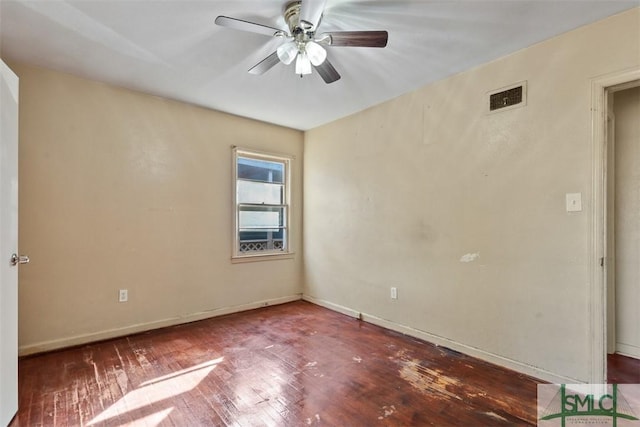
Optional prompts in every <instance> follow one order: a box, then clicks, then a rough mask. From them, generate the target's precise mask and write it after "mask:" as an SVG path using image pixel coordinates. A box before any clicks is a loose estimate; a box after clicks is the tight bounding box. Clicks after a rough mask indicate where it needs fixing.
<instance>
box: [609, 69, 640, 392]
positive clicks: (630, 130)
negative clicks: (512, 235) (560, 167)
mask: <svg viewBox="0 0 640 427" xmlns="http://www.w3.org/2000/svg"><path fill="white" fill-rule="evenodd" d="M638 117H640V80H634V81H631V82H625V83H622V84H619V85H615V86H611V87H608V88H606V125H605V132H606V140H605V174H604V177H605V181H606V183H605V192H606V212H605V217H606V224H605V233H606V237H605V248H606V249H605V253H606V263H605V277H604V279H605V286H606V300H607V303H606V312H607V316H606V325H607V327H606V353H607V359H608V361H609V363H608V369H609V371H611V370H614V369H615V366H618V363H617V362H619V361H620V358H623V359H624V358H627V357H630V358H634V359H638V363H639V364H640V314H639V310H638V305H639V302H640V122H639V121H638V119H637V118H638ZM629 363H633V361H631V362H629ZM638 366H640V365H638ZM606 378H607V379H609V380H611V378H620V373H618V372H607V377H606Z"/></svg>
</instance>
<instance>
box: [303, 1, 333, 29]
mask: <svg viewBox="0 0 640 427" xmlns="http://www.w3.org/2000/svg"><path fill="white" fill-rule="evenodd" d="M326 3H327V0H302V3H300V26H301V27H303V28H304V27H305V26H306V27H307V28H308V29H309V28H316V27H317V26H318V24H320V18H322V12H324V6H325V4H326ZM303 24H304V25H303Z"/></svg>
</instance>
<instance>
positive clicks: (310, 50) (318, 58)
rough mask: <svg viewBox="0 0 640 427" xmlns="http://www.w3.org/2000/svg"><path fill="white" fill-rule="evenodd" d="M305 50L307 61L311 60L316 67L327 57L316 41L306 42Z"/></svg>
mask: <svg viewBox="0 0 640 427" xmlns="http://www.w3.org/2000/svg"><path fill="white" fill-rule="evenodd" d="M305 50H306V51H307V56H308V57H309V61H311V63H312V64H313V65H315V66H316V67H317V66H318V65H320V64H322V63H323V62H324V60H325V59H327V51H326V50H325V49H324V48H323V47H322V46H320V45H319V44H318V43H316V42H313V41H310V42H307V45H306V46H305Z"/></svg>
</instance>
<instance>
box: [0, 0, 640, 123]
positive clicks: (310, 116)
mask: <svg viewBox="0 0 640 427" xmlns="http://www.w3.org/2000/svg"><path fill="white" fill-rule="evenodd" d="M286 2H287V0H254V1H247V0H224V1H213V0H209V1H196V0H164V1H158V0H118V1H114V0H75V1H66V0H39V1H21V0H0V37H1V49H2V50H1V54H2V57H3V58H6V59H9V60H16V61H22V62H27V63H31V64H35V65H39V66H43V67H48V68H52V69H55V70H60V71H64V72H68V73H71V74H75V75H78V76H82V77H87V78H90V79H94V80H99V81H104V82H109V83H113V84H116V85H119V86H124V87H127V88H131V89H135V90H139V91H142V92H146V93H151V94H154V95H160V96H164V97H167V98H172V99H177V100H181V101H185V102H189V103H193V104H196V105H201V106H204V107H208V108H212V109H215V110H220V111H226V112H229V113H232V114H237V115H240V116H245V117H251V118H254V119H258V120H262V121H266V122H271V123H276V124H279V125H283V126H288V127H291V128H295V129H301V130H307V129H310V128H313V127H316V126H319V125H322V124H324V123H328V122H330V121H333V120H335V119H338V118H340V117H344V116H346V115H349V114H351V113H354V112H357V111H360V110H363V109H365V108H367V107H370V106H372V105H375V104H378V103H380V102H382V101H385V100H388V99H391V98H394V97H396V96H398V95H400V94H403V93H406V92H409V91H412V90H415V89H417V88H419V87H421V86H424V85H426V84H428V83H431V82H434V81H436V80H440V79H442V78H445V77H447V76H449V75H452V74H455V73H458V72H460V71H463V70H466V69H469V68H471V67H474V66H476V65H479V64H482V63H485V62H488V61H490V60H493V59H495V58H498V57H501V56H504V55H506V54H509V53H511V52H514V51H516V50H519V49H522V48H524V47H527V46H530V45H532V44H534V43H537V42H540V41H542V40H545V39H548V38H550V37H553V36H555V35H557V34H560V33H563V32H566V31H568V30H571V29H574V28H577V27H579V26H582V25H585V24H588V23H591V22H594V21H596V20H599V19H602V18H605V17H607V16H610V15H613V14H616V13H618V12H621V11H623V10H626V9H629V8H632V7H635V6H638V5H640V0H562V1H552V0H465V1H456V0H424V1H417V0H327V6H326V9H325V13H324V17H323V19H322V22H321V25H320V28H319V30H318V32H323V31H335V30H387V31H388V32H389V42H388V45H387V47H386V48H384V49H379V48H354V47H328V48H327V50H328V51H329V59H330V60H331V62H332V63H333V65H334V66H335V68H336V69H337V70H338V72H339V73H340V74H341V75H342V79H340V80H339V81H337V82H335V83H332V84H330V85H327V84H325V83H324V81H323V80H322V79H321V78H320V76H319V75H318V74H317V73H315V72H314V74H312V75H310V76H305V77H304V78H300V77H299V76H296V75H295V74H294V69H293V65H289V66H285V65H283V64H278V65H276V66H275V67H274V68H273V69H271V70H270V71H268V72H267V73H266V74H264V75H262V76H255V75H250V74H248V73H247V70H248V69H249V68H251V67H252V66H253V65H255V64H256V63H257V62H259V61H260V60H261V59H262V58H264V57H265V56H267V55H269V54H270V53H272V52H273V51H274V50H275V49H276V47H277V46H278V44H279V43H282V41H281V39H276V38H269V37H266V36H263V35H260V34H254V33H247V32H243V31H238V30H233V29H229V28H223V27H219V26H216V25H215V24H214V19H215V18H216V16H218V15H227V16H231V17H234V18H240V19H244V20H249V21H253V22H257V23H262V24H265V25H269V26H274V27H278V28H283V29H285V28H286V26H285V24H284V19H283V17H282V10H283V7H284V5H285V3H286ZM506 83H509V82H506Z"/></svg>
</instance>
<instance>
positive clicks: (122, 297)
mask: <svg viewBox="0 0 640 427" xmlns="http://www.w3.org/2000/svg"><path fill="white" fill-rule="evenodd" d="M127 301H129V291H128V290H126V289H120V292H119V293H118V302H127Z"/></svg>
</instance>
